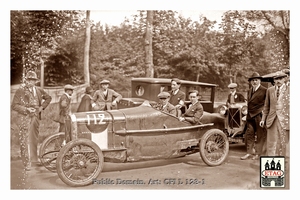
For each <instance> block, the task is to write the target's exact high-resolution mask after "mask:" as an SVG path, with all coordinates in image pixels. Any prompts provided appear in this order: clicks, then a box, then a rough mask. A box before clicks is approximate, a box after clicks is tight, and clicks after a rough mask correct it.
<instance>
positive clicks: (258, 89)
mask: <svg viewBox="0 0 300 200" xmlns="http://www.w3.org/2000/svg"><path fill="white" fill-rule="evenodd" d="M261 79H262V77H261V76H260V75H259V74H258V73H257V72H254V73H253V74H252V75H251V76H250V78H249V79H248V81H249V82H250V84H251V88H250V90H249V92H248V97H247V104H248V113H247V117H246V120H247V125H246V126H247V129H246V133H245V134H246V135H245V137H246V141H247V154H246V155H245V156H243V157H241V159H242V160H245V159H248V158H250V157H252V159H253V160H257V159H258V158H259V156H260V155H262V154H264V146H265V142H266V137H267V132H266V129H265V128H264V127H261V126H260V125H259V123H260V121H261V118H262V110H263V107H264V103H265V98H266V91H267V89H266V88H265V87H264V86H262V85H261V84H260V83H261Z"/></svg>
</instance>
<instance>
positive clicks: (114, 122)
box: [40, 101, 229, 186]
mask: <svg viewBox="0 0 300 200" xmlns="http://www.w3.org/2000/svg"><path fill="white" fill-rule="evenodd" d="M201 122H202V124H198V125H191V124H189V123H187V122H180V121H179V120H178V118H177V117H175V116H173V115H170V114H168V113H164V112H162V111H159V110H156V109H155V108H153V107H151V105H150V104H149V102H148V101H145V102H144V103H143V104H142V105H140V106H138V107H131V108H124V109H119V110H109V111H93V112H81V113H75V114H72V115H71V120H70V121H68V122H67V123H66V131H65V132H62V133H57V134H54V135H51V136H49V137H48V138H46V139H45V140H44V142H43V144H42V146H41V148H40V159H41V161H42V163H43V164H44V166H45V167H46V168H47V169H49V170H51V171H56V172H57V174H58V176H59V177H60V179H61V180H62V181H63V182H64V183H66V184H67V185H70V186H85V185H89V184H92V182H93V181H94V180H96V179H97V177H98V176H99V175H100V173H101V171H102V168H103V162H104V161H106V162H136V161H143V160H150V159H169V158H175V157H181V156H185V155H187V154H191V153H196V152H200V156H201V158H202V160H203V161H204V162H205V163H206V164H207V165H209V166H217V165H221V164H222V163H223V162H224V160H225V159H226V158H227V156H228V151H229V142H228V139H227V136H226V134H225V133H224V132H223V131H222V128H223V127H224V119H223V118H222V117H220V115H219V114H218V113H208V112H204V115H203V117H202V119H201ZM65 138H70V141H65ZM65 142H66V143H65Z"/></svg>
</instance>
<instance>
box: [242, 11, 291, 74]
mask: <svg viewBox="0 0 300 200" xmlns="http://www.w3.org/2000/svg"><path fill="white" fill-rule="evenodd" d="M241 13H242V14H243V17H244V18H245V19H247V20H249V21H252V22H255V23H256V24H258V25H259V26H260V27H262V30H263V31H264V32H265V33H266V34H270V37H269V42H270V44H272V45H271V46H270V48H269V49H268V50H267V51H270V53H269V54H272V56H270V65H271V66H273V68H272V70H273V71H276V70H280V69H283V68H289V59H290V11H289V10H251V11H243V12H241ZM258 25H257V26H258Z"/></svg>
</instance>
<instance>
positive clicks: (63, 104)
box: [55, 84, 75, 148]
mask: <svg viewBox="0 0 300 200" xmlns="http://www.w3.org/2000/svg"><path fill="white" fill-rule="evenodd" d="M74 89H75V88H74V87H73V86H72V85H70V84H67V85H65V86H64V91H65V92H64V93H63V94H62V95H61V97H60V98H59V102H58V106H59V118H58V120H56V121H57V122H58V123H59V130H58V131H59V132H65V133H70V131H66V128H69V127H70V126H66V124H68V123H70V122H71V121H70V119H71V118H70V115H71V114H72V112H71V101H72V94H73V91H74ZM70 140H71V136H70V135H68V134H65V141H60V142H59V143H57V145H58V144H62V143H63V142H69V141H70ZM55 148H58V147H57V146H56V147H55Z"/></svg>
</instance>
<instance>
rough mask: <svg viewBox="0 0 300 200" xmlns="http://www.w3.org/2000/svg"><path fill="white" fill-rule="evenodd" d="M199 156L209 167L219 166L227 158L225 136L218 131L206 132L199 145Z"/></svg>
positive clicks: (227, 145) (227, 144) (227, 143)
mask: <svg viewBox="0 0 300 200" xmlns="http://www.w3.org/2000/svg"><path fill="white" fill-rule="evenodd" d="M199 148H200V156H201V158H202V160H203V161H204V162H205V163H206V164H207V165H209V166H217V165H221V164H222V163H223V162H224V161H225V159H226V158H227V156H228V152H229V142H228V139H227V136H226V134H225V133H223V131H221V130H219V129H211V130H208V131H207V132H206V133H205V134H204V135H203V136H202V138H201V140H200V143H199Z"/></svg>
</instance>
